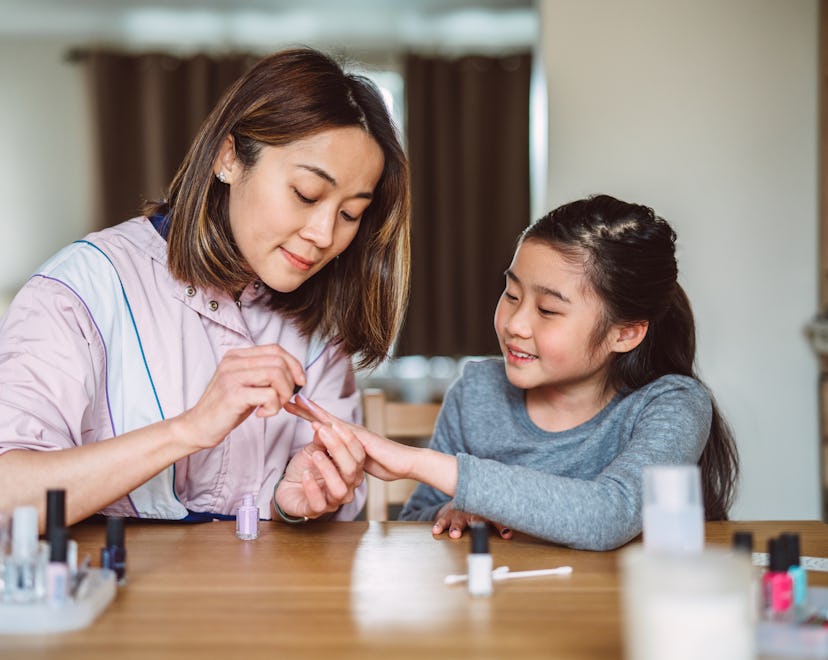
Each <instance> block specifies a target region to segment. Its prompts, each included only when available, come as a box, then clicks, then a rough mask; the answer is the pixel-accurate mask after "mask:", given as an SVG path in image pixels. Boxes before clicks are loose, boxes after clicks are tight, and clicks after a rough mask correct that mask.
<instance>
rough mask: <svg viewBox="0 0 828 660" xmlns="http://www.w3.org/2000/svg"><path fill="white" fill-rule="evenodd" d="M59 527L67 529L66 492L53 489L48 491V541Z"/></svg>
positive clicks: (60, 489)
mask: <svg viewBox="0 0 828 660" xmlns="http://www.w3.org/2000/svg"><path fill="white" fill-rule="evenodd" d="M58 527H66V491H65V490H63V489H62V488H52V489H50V490H47V491H46V534H45V536H46V540H47V541H48V540H49V539H50V538H51V536H52V531H53V530H54V529H56V528H58Z"/></svg>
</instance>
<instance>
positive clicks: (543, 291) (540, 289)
mask: <svg viewBox="0 0 828 660" xmlns="http://www.w3.org/2000/svg"><path fill="white" fill-rule="evenodd" d="M504 275H506V279H507V280H511V281H512V282H514V283H515V284H520V278H519V277H518V276H517V275H515V273H514V271H513V270H512V269H511V268H507V269H506V272H505V273H504ZM532 290H533V291H534V292H535V293H538V294H540V295H542V296H552V297H553V298H557V299H558V300H560V301H561V302H565V303H567V304H570V305H571V304H572V301H571V300H570V299H569V298H567V297H566V296H565V295H564V294H562V293H561V292H560V291H558V290H557V289H550V288H549V287H547V286H541V285H540V284H533V285H532Z"/></svg>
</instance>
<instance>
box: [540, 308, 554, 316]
mask: <svg viewBox="0 0 828 660" xmlns="http://www.w3.org/2000/svg"><path fill="white" fill-rule="evenodd" d="M538 313H539V314H540V315H541V316H555V315H556V314H557V313H558V312H555V311H553V310H551V309H544V308H543V307H538Z"/></svg>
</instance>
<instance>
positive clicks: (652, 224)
mask: <svg viewBox="0 0 828 660" xmlns="http://www.w3.org/2000/svg"><path fill="white" fill-rule="evenodd" d="M520 241H521V242H522V241H537V242H540V243H543V244H546V245H549V246H550V247H552V248H553V249H555V250H556V251H557V252H559V253H560V254H561V255H562V256H563V257H564V258H566V259H570V260H572V261H573V262H577V263H582V264H583V265H584V270H585V273H586V277H587V280H588V281H589V283H590V285H591V286H592V288H593V289H594V291H595V292H596V293H597V294H598V296H599V297H600V299H601V301H602V303H603V305H602V307H603V310H604V312H603V318H602V320H601V322H599V324H598V326H597V327H596V328H595V331H594V332H593V336H592V341H593V345H595V346H598V345H599V344H600V343H601V342H602V341H603V340H604V338H605V337H606V335H607V332H608V331H609V329H610V327H611V326H612V325H614V324H616V323H622V324H623V323H625V322H628V323H632V322H636V321H647V323H648V327H647V333H646V335H645V337H644V339H643V341H642V342H641V343H640V344H639V345H638V346H637V347H636V348H634V349H633V350H631V351H629V352H627V353H617V354H614V357H613V359H612V361H611V362H610V364H609V370H608V376H607V386H608V387H612V388H615V389H616V390H618V391H622V392H629V391H632V390H635V389H638V388H640V387H642V386H644V385H646V384H647V383H650V382H652V381H654V380H656V379H657V378H659V377H661V376H664V375H667V374H680V375H682V376H690V377H692V378H695V379H697V380H698V376H697V375H696V372H695V369H694V362H695V357H696V330H695V323H694V320H693V312H692V310H691V308H690V301H689V300H688V298H687V295H686V294H685V292H684V290H683V289H682V287H681V285H680V284H679V283H678V281H677V277H678V267H677V265H676V258H675V242H676V234H675V232H674V231H673V229H672V228H671V227H670V225H669V224H667V222H666V221H665V220H664V219H663V218H660V217H658V216H657V215H656V214H655V213H654V212H653V210H652V209H651V208H649V207H647V206H642V205H640V204H630V203H627V202H623V201H621V200H618V199H615V198H614V197H610V196H608V195H598V196H595V197H590V198H587V199H582V200H578V201H575V202H571V203H569V204H565V205H563V206H560V207H558V208H557V209H555V210H554V211H552V212H551V213H549V214H547V215H546V216H544V217H543V218H542V219H541V220H539V221H538V222H536V223H534V224H532V225H530V226H529V227H527V228H526V229H525V230H524V232H523V233H522V234H521V237H520ZM711 400H712V401H713V418H712V422H711V427H710V436H709V438H708V440H707V444H706V445H705V448H704V451H703V452H702V455H701V458H700V459H699V466H700V468H701V474H702V486H703V490H704V508H705V515H706V517H707V519H708V520H726V519H727V512H728V510H729V508H730V505H731V503H732V500H733V495H734V490H735V485H736V479H737V476H738V463H739V461H738V453H737V450H736V444H735V442H734V440H733V434H732V432H731V430H730V428H729V427H728V425H727V422H726V421H725V419H724V418H723V417H722V415H721V413H720V412H719V410H718V407H717V405H716V402H715V399H713V397H712V395H711Z"/></svg>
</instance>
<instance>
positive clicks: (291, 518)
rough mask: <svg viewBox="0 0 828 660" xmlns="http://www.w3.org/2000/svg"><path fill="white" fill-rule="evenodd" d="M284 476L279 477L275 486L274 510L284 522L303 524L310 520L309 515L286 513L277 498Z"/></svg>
mask: <svg viewBox="0 0 828 660" xmlns="http://www.w3.org/2000/svg"><path fill="white" fill-rule="evenodd" d="M284 478H285V475H284V474H282V476H281V477H279V481H277V482H276V485H275V486H274V487H273V510H274V511H275V512H276V515H278V516H279V518H281V519H282V521H283V522H286V523H289V524H291V525H297V524H303V523H306V522H308V520H310V518H308V516H291V515H289V514H287V513H285V512H284V511H283V510H282V507H281V506H279V501H278V500H277V499H276V493H277V491H278V490H279V484H281V483H282V479H284Z"/></svg>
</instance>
